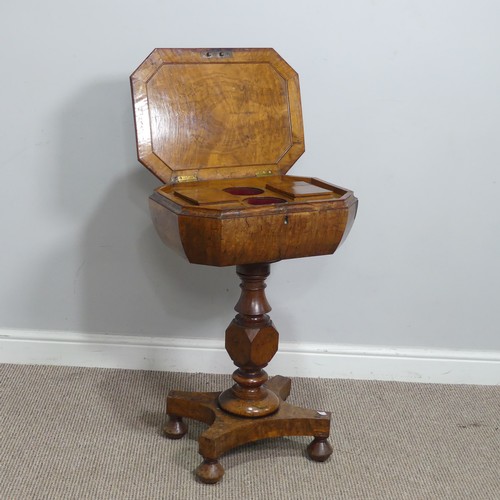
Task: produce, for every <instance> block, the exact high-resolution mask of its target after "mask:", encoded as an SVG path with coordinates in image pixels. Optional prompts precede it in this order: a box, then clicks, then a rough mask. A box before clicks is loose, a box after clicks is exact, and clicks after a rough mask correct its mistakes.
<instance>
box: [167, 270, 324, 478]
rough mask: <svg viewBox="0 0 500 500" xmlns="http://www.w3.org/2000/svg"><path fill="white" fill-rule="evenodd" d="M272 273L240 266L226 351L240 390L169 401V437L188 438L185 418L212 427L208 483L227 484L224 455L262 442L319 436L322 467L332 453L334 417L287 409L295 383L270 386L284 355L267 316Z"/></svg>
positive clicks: (201, 471) (315, 453) (315, 451)
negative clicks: (270, 371) (273, 366)
mask: <svg viewBox="0 0 500 500" xmlns="http://www.w3.org/2000/svg"><path fill="white" fill-rule="evenodd" d="M269 269H270V265H269V264H248V265H242V266H237V273H238V275H239V277H240V278H241V281H242V283H241V285H240V287H241V297H240V299H239V301H238V303H237V304H236V307H235V310H236V311H237V313H238V314H237V315H236V317H235V318H234V320H233V321H232V322H231V324H230V325H229V327H228V328H227V330H226V350H227V352H228V353H229V356H230V357H231V359H232V360H233V361H234V364H235V365H236V366H237V367H238V369H237V370H236V371H235V372H234V373H233V380H234V381H235V384H234V385H233V386H232V387H231V388H230V389H227V390H226V391H224V392H222V393H219V392H201V393H199V392H180V391H171V392H170V393H169V395H168V398H167V414H168V416H169V421H168V423H167V425H166V426H165V429H164V431H165V435H166V436H167V437H169V438H171V439H179V438H181V437H182V436H184V434H185V433H186V431H187V427H186V424H185V423H184V422H183V420H182V417H187V418H193V419H195V420H199V421H201V422H205V423H206V424H209V425H210V427H209V429H208V430H206V431H205V432H204V433H203V434H202V435H201V436H200V437H199V452H200V454H201V455H202V457H203V462H202V463H201V465H200V466H199V467H198V468H197V470H196V475H197V476H198V478H199V479H200V480H201V481H202V482H204V483H216V482H217V481H219V480H220V479H221V478H222V475H223V474H224V469H223V468H222V466H221V464H220V463H219V462H218V459H219V457H220V456H221V455H222V454H223V453H225V452H226V451H228V450H230V449H232V448H234V447H236V446H240V445H242V444H245V443H249V442H252V441H257V440H260V439H265V438H271V437H280V436H313V437H314V440H313V441H312V443H311V444H310V445H309V446H308V448H307V452H308V455H309V457H310V458H311V459H312V460H315V461H318V462H322V461H324V460H326V459H327V458H328V457H329V456H330V455H331V453H332V448H331V446H330V444H329V443H328V441H327V438H328V436H329V432H330V414H329V413H328V412H325V411H316V410H309V409H305V408H299V407H296V406H292V405H290V404H288V403H286V402H285V400H286V398H287V397H288V395H289V393H290V387H291V381H290V379H288V378H285V377H280V376H277V377H273V378H272V379H271V380H268V376H267V373H266V372H265V371H264V370H263V368H264V367H265V366H266V365H267V364H268V363H269V361H270V360H271V359H272V357H273V356H274V354H275V353H276V351H277V350H278V332H277V330H276V329H275V328H274V325H273V323H272V321H271V319H270V318H269V316H268V314H267V313H268V312H269V311H270V310H271V307H270V305H269V303H268V302H267V299H266V296H265V293H264V289H265V287H266V285H265V280H266V278H267V277H268V276H269Z"/></svg>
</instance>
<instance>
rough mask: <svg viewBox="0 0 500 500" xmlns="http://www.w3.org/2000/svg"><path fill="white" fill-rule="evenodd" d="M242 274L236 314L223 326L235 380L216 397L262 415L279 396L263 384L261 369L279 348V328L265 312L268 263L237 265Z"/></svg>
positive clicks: (229, 407) (245, 413)
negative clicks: (227, 324) (234, 368)
mask: <svg viewBox="0 0 500 500" xmlns="http://www.w3.org/2000/svg"><path fill="white" fill-rule="evenodd" d="M236 272H237V273H238V276H239V277H240V278H241V281H242V283H241V285H240V287H241V297H240V300H239V301H238V303H237V304H236V307H235V310H236V311H237V313H238V314H237V315H236V317H235V318H234V319H233V321H232V322H231V324H230V325H229V327H228V329H227V330H226V350H227V352H228V354H229V356H230V357H231V359H232V360H233V362H234V364H235V365H236V366H238V369H237V370H236V371H235V372H234V373H233V380H234V381H235V382H236V384H235V385H234V386H233V387H231V388H230V389H228V390H227V391H224V392H223V393H222V394H221V395H220V397H219V405H220V407H221V408H222V409H224V410H226V411H228V412H229V413H233V414H234V415H241V416H242V417H262V416H264V415H269V414H270V413H274V412H275V411H276V410H277V409H278V407H279V399H278V397H277V396H276V395H275V394H274V393H273V392H272V391H268V390H267V388H266V387H265V386H263V384H264V383H265V382H266V381H267V379H268V376H267V373H266V372H265V371H264V370H263V368H264V367H265V366H267V364H268V363H269V361H271V359H272V357H273V356H274V355H275V354H276V352H277V350H278V337H279V336H278V331H277V330H276V328H274V325H273V322H272V321H271V319H270V318H269V315H268V314H267V313H268V312H269V311H270V310H271V306H270V305H269V303H268V302H267V299H266V296H265V293H264V289H265V288H266V284H265V283H264V281H265V280H266V278H267V277H268V276H269V273H270V265H269V264H250V265H245V266H237V267H236Z"/></svg>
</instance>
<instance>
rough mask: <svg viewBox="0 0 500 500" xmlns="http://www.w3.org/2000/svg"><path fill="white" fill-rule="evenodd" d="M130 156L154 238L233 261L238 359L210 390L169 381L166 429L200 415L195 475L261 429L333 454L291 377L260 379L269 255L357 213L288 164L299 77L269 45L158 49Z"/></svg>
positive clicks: (233, 334) (327, 247)
mask: <svg viewBox="0 0 500 500" xmlns="http://www.w3.org/2000/svg"><path fill="white" fill-rule="evenodd" d="M131 84H132V94H133V101H134V112H135V124H136V132H137V149H138V157H139V161H141V163H143V164H144V165H145V166H146V167H147V168H148V169H150V170H151V171H152V172H153V173H154V174H155V175H156V176H157V177H159V178H160V179H161V180H162V182H163V183H164V185H163V186H162V187H160V188H159V189H157V190H156V191H155V192H154V193H153V194H152V195H151V197H150V209H151V215H152V219H153V223H154V225H155V227H156V229H157V231H158V234H159V235H160V237H161V239H162V240H163V242H164V243H165V244H166V245H168V246H169V247H170V248H172V249H174V250H175V251H177V252H179V253H180V254H181V255H183V256H184V257H185V258H187V260H188V261H189V262H191V263H194V264H205V265H211V266H232V265H234V266H236V271H237V274H238V276H239V277H240V279H241V285H240V286H241V297H240V300H239V301H238V303H237V304H236V307H235V309H236V312H237V315H236V317H235V318H234V319H233V321H232V322H231V324H230V325H229V327H228V329H227V330H226V349H227V351H228V354H229V356H230V357H231V359H232V360H233V361H234V363H235V365H236V366H237V367H238V368H237V370H236V371H235V372H234V373H233V379H234V385H233V386H232V387H230V388H229V389H227V390H225V391H223V392H221V393H185V392H179V391H171V392H170V393H169V395H168V397H167V414H168V416H169V420H168V422H167V424H166V427H165V434H166V435H167V437H169V438H172V439H177V438H180V437H182V436H183V435H184V434H185V432H186V424H185V422H184V421H183V420H182V419H183V417H189V418H194V419H197V420H200V421H202V422H205V423H207V424H209V425H210V427H209V428H208V430H207V431H205V432H204V433H203V434H202V435H201V436H200V438H199V451H200V454H201V455H202V457H203V462H202V463H201V465H200V466H199V467H198V468H197V470H196V474H197V476H198V478H199V479H200V480H201V481H203V482H206V483H215V482H217V481H218V480H220V478H221V477H222V474H223V472H224V470H223V468H222V466H221V464H220V463H219V461H218V459H219V457H220V456H221V455H222V454H223V453H225V452H226V451H228V450H230V449H231V448H233V447H235V446H238V445H241V444H244V443H248V442H251V441H255V440H258V439H264V438H270V437H277V436H293V435H306V436H313V438H314V439H313V441H312V443H311V444H310V445H309V447H308V449H307V451H308V454H309V456H310V458H312V459H313V460H316V461H323V460H326V459H327V458H328V457H329V456H330V454H331V453H332V448H331V446H330V444H329V443H328V441H327V438H328V436H329V430H330V414H329V413H328V412H325V411H323V410H308V409H305V408H299V407H295V406H292V405H289V404H288V403H286V402H285V400H286V398H287V396H288V394H289V392H290V384H291V382H290V379H287V378H284V377H280V376H276V377H274V378H272V379H270V380H268V376H267V374H266V372H265V371H264V369H263V368H264V367H265V366H266V365H267V364H268V363H269V361H270V360H271V359H272V357H273V356H274V354H275V353H276V351H277V350H278V332H277V330H276V328H275V327H274V325H273V323H272V321H271V319H270V317H269V315H268V313H269V311H270V310H271V307H270V306H269V303H268V302H267V299H266V296H265V293H264V289H265V287H266V285H265V280H266V278H267V277H268V276H269V272H270V264H271V263H272V262H276V261H279V260H282V259H292V258H297V257H308V256H313V255H326V254H332V253H333V252H335V250H336V249H337V247H338V246H339V245H340V243H341V242H342V241H343V239H344V238H345V237H346V236H347V234H348V232H349V230H350V228H351V225H352V223H353V221H354V218H355V215H356V208H357V200H356V198H355V197H354V195H353V193H352V191H349V190H347V189H344V188H341V187H339V186H335V185H333V184H330V183H328V182H325V181H322V180H319V179H315V178H310V177H296V176H289V175H286V173H287V171H288V170H289V169H290V167H291V166H292V165H293V164H294V163H295V161H296V160H297V159H298V158H299V157H300V156H301V154H302V153H303V152H304V132H303V124H302V112H301V103H300V91H299V80H298V75H297V74H296V73H295V71H294V70H293V69H292V68H291V67H290V66H289V65H288V64H287V63H286V62H285V61H284V60H283V59H282V58H281V57H280V56H279V55H278V54H277V53H276V52H275V51H274V50H272V49H217V50H215V49H155V50H154V51H153V52H152V53H151V54H150V55H149V56H148V57H147V59H146V60H145V61H144V62H143V63H142V64H141V65H140V66H139V68H138V69H137V70H136V71H135V72H134V73H133V74H132V76H131Z"/></svg>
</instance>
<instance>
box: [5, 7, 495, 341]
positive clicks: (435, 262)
mask: <svg viewBox="0 0 500 500" xmlns="http://www.w3.org/2000/svg"><path fill="white" fill-rule="evenodd" d="M0 9H1V10H0V33H2V43H1V44H0V56H1V57H0V61H1V64H2V84H1V90H2V113H1V121H0V127H1V129H0V151H1V157H2V160H1V162H2V169H1V172H2V182H1V185H0V190H1V196H0V205H1V207H0V214H1V215H0V224H1V227H0V229H1V235H2V245H1V247H0V328H2V329H5V330H11V329H37V330H61V331H81V332H89V333H91V332H106V333H117V334H122V335H144V336H170V337H204V338H217V339H220V338H222V335H223V333H222V332H223V330H224V328H225V327H226V325H227V323H228V322H229V320H230V318H231V317H232V314H233V312H232V307H233V305H234V302H235V301H236V298H237V295H238V287H237V280H236V277H235V275H234V269H231V268H229V269H215V268H205V267H200V266H191V265H188V264H187V263H185V262H183V261H182V260H181V259H180V258H179V257H177V256H176V255H174V254H172V253H171V252H170V251H169V250H168V249H166V248H164V247H163V246H162V244H161V242H160V241H159V239H158V238H157V236H156V234H155V233H154V230H153V228H152V226H151V223H150V219H149V214H148V211H147V198H148V196H149V194H150V193H151V192H152V190H153V189H154V188H155V187H156V186H157V181H156V180H155V178H154V177H153V176H152V175H151V174H149V172H147V171H146V169H144V168H143V167H141V166H140V165H139V164H138V163H137V161H136V157H135V144H134V132H133V123H132V108H131V100H130V91H129V84H128V75H129V74H130V73H131V72H132V71H133V70H134V69H135V68H136V67H137V66H138V65H139V63H140V62H141V61H142V60H143V59H144V58H145V57H146V56H147V54H148V53H149V52H150V51H151V50H152V49H153V48H154V47H161V46H164V47H183V46H185V47H198V46H199V47H218V46H224V47H226V46H235V47H238V46H241V47H245V46H247V47H252V46H271V47H274V48H275V49H276V50H278V52H279V53H280V54H281V55H282V56H283V57H284V58H285V59H286V60H287V61H288V62H289V63H290V64H291V65H292V66H293V67H294V68H295V69H296V70H297V71H298V72H299V74H300V76H301V86H302V98H303V108H304V120H305V128H306V145H307V151H306V154H305V155H304V156H303V157H302V158H301V159H300V160H299V161H298V163H297V164H296V165H295V167H294V168H293V170H292V172H293V173H294V174H298V175H313V176H316V177H320V178H323V179H325V180H329V181H332V182H334V183H337V184H339V185H341V186H345V187H349V188H352V189H353V190H354V191H355V192H356V194H357V195H358V197H359V199H360V207H359V212H358V219H357V221H356V223H355V225H354V227H353V230H352V232H351V235H350V236H349V238H348V240H347V241H346V243H345V244H344V246H343V247H342V248H341V249H339V251H338V252H337V254H336V255H335V256H333V257H319V258H311V259H303V260H299V261H286V262H281V263H278V264H276V265H275V266H274V268H273V275H272V277H271V278H270V281H269V284H270V287H269V288H268V292H269V293H268V296H269V299H270V301H271V304H272V305H273V306H274V311H273V318H274V320H275V323H276V324H277V326H278V327H279V329H280V331H281V334H282V339H283V340H287V341H298V342H316V343H355V344H374V345H398V346H428V347H429V348H432V347H450V348H476V349H500V335H499V330H500V327H499V326H498V325H499V324H500V313H499V310H500V308H499V299H500V267H499V263H498V258H499V255H500V227H499V213H500V196H499V195H500V188H499V170H500V168H499V167H500V165H499V164H500V140H499V133H500V92H499V88H500V58H499V56H498V54H499V53H500V34H499V33H500V32H499V31H498V26H499V22H500V4H499V3H498V2H495V1H452V0H443V1H441V2H435V1H431V0H424V1H420V2H416V1H396V0H394V1H368V0H360V1H357V2H339V1H316V2H315V1H311V2H303V1H300V2H299V1H291V0H288V1H286V2H285V1H282V0H279V1H274V2H270V1H265V2H264V1H261V0H256V1H253V2H245V3H243V2H237V1H236V2H235V1H230V2H229V1H219V2H215V3H214V2H204V1H203V2H202V1H198V0H185V1H184V2H168V1H166V2H155V1H151V0H144V1H141V2H132V1H130V0H124V1H123V0H122V1H120V2H118V1H111V0H99V1H97V0H90V1H87V2H84V3H81V2H71V1H70V2H68V1H63V0H48V1H46V2H35V1H34V0H26V1H25V2H8V3H7V2H4V3H3V4H2V7H0Z"/></svg>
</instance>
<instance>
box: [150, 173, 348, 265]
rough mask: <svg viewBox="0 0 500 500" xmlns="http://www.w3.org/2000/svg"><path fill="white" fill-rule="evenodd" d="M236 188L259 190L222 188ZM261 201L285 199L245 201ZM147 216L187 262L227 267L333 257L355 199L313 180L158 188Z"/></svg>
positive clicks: (266, 179)
mask: <svg viewBox="0 0 500 500" xmlns="http://www.w3.org/2000/svg"><path fill="white" fill-rule="evenodd" d="M235 186H239V187H247V188H259V189H260V190H261V191H262V193H260V194H257V195H233V194H230V193H228V192H227V191H225V189H228V188H229V189H230V188H231V187H233V188H234V187H235ZM271 186H272V187H273V188H274V190H273V189H270V187H271ZM277 189H280V190H282V192H281V193H278V192H277V191H276V190H277ZM285 191H286V192H285ZM288 192H289V193H290V195H289V194H287V193H288ZM302 193H303V194H302ZM262 198H278V199H279V200H283V201H284V202H283V203H271V204H269V205H268V204H264V205H251V204H250V203H249V201H250V200H255V199H262ZM150 211H151V216H152V219H153V223H154V225H155V227H156V230H157V232H158V234H159V235H160V237H161V238H162V240H163V241H164V243H165V244H166V245H168V246H169V247H171V248H172V249H174V250H175V251H176V252H178V253H179V254H181V255H182V256H183V257H185V258H187V259H188V260H189V262H191V263H193V264H205V265H211V266H233V265H238V264H252V263H259V262H276V261H279V260H283V259H294V258H299V257H309V256H314V255H327V254H332V253H334V252H335V250H336V249H337V248H338V246H339V245H340V244H341V242H342V241H343V239H344V238H345V237H346V236H347V234H348V233H349V230H350V228H351V226H352V224H353V222H354V218H355V216H356V211H357V199H356V198H355V196H354V194H353V193H352V191H349V190H347V189H344V188H341V187H339V186H335V185H333V184H329V183H326V182H324V181H320V180H318V179H313V178H307V177H292V176H286V177H285V176H277V177H276V176H271V177H260V178H258V177H255V178H244V179H236V180H234V179H225V180H218V181H206V182H194V183H186V184H181V185H175V186H163V187H161V188H159V189H158V190H156V191H155V193H154V194H153V195H152V196H151V198H150Z"/></svg>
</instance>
